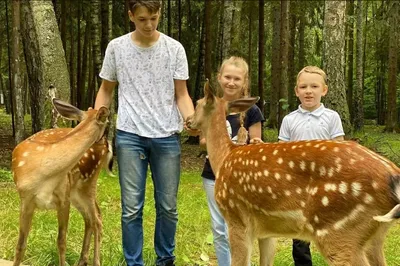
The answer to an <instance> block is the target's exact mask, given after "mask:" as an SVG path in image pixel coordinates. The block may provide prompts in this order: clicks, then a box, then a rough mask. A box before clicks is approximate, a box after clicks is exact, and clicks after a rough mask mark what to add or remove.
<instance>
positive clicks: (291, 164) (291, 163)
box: [289, 161, 294, 169]
mask: <svg viewBox="0 0 400 266" xmlns="http://www.w3.org/2000/svg"><path fill="white" fill-rule="evenodd" d="M289 167H290V168H291V169H293V168H294V162H293V161H290V162H289Z"/></svg>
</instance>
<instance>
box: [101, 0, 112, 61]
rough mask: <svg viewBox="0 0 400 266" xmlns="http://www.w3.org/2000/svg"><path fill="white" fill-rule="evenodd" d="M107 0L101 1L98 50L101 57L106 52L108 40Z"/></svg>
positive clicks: (108, 6)
mask: <svg viewBox="0 0 400 266" xmlns="http://www.w3.org/2000/svg"><path fill="white" fill-rule="evenodd" d="M109 8H110V5H109V1H101V16H100V17H101V42H100V50H101V58H103V57H104V54H105V52H106V48H107V44H108V42H109V41H110V39H109V32H108V30H109V28H110V27H111V25H108V24H109V15H108V13H109Z"/></svg>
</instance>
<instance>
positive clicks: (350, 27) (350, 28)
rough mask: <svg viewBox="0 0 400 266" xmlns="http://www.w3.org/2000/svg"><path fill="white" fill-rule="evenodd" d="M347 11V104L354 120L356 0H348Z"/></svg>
mask: <svg viewBox="0 0 400 266" xmlns="http://www.w3.org/2000/svg"><path fill="white" fill-rule="evenodd" d="M346 13H347V23H346V27H347V39H348V42H347V105H348V107H349V112H350V119H351V121H354V119H353V118H354V111H353V64H354V56H353V55H354V0H348V1H347V6H346Z"/></svg>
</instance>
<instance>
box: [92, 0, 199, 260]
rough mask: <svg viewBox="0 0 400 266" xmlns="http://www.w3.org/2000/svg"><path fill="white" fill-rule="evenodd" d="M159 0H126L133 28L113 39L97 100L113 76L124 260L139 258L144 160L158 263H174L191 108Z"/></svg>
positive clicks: (109, 90)
mask: <svg viewBox="0 0 400 266" xmlns="http://www.w3.org/2000/svg"><path fill="white" fill-rule="evenodd" d="M160 2H161V1H149V0H130V1H129V18H130V20H131V21H132V22H133V23H134V24H135V28H136V29H135V30H134V31H133V32H130V33H128V34H126V35H123V36H121V37H119V38H116V39H114V40H112V41H111V42H110V43H109V44H108V47H107V50H106V54H105V57H104V62H103V66H102V69H101V72H100V77H101V78H102V79H103V81H102V84H101V86H100V89H99V92H98V94H97V98H96V104H95V108H96V109H98V108H99V107H100V106H102V105H105V106H110V103H111V100H112V95H113V91H114V88H115V86H116V84H117V83H118V102H119V104H118V119H117V133H116V148H117V157H118V167H119V181H120V186H121V203H122V218H121V222H122V246H123V252H124V256H125V261H126V264H127V265H128V266H133V265H135V266H136V265H143V255H142V250H143V224H142V216H143V205H144V198H145V188H146V175H147V169H148V165H149V164H150V169H151V174H152V175H151V176H152V180H153V184H154V190H155V191H154V199H155V207H156V225H155V234H154V248H155V251H156V254H157V260H156V265H164V266H166V265H168V266H172V265H174V261H175V256H174V249H175V233H176V225H177V222H178V213H177V202H176V201H177V192H178V184H179V177H180V154H181V149H180V139H179V135H178V133H179V132H180V131H182V128H183V123H182V118H183V120H185V119H186V118H187V117H188V116H189V115H191V114H193V113H194V107H193V103H192V100H191V99H190V97H189V94H188V91H187V87H186V80H187V79H188V78H189V74H188V63H187V59H186V54H185V50H184V48H183V46H182V45H181V44H180V43H179V42H177V41H176V40H174V39H172V38H170V37H168V36H166V35H164V34H163V33H161V32H159V31H157V25H158V22H159V18H160V9H161V3H160Z"/></svg>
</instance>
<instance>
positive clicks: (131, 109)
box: [100, 33, 189, 138]
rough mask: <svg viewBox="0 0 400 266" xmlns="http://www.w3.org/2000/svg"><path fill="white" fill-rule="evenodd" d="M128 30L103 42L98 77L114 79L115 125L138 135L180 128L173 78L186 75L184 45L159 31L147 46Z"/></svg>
mask: <svg viewBox="0 0 400 266" xmlns="http://www.w3.org/2000/svg"><path fill="white" fill-rule="evenodd" d="M131 34H132V33H128V34H126V35H123V36H121V37H118V38H116V39H113V40H112V41H111V42H110V43H109V44H108V46H107V50H106V54H105V57H104V61H103V66H102V69H101V71H100V77H101V78H102V79H105V80H108V81H117V82H118V118H117V129H119V130H123V131H126V132H130V133H134V134H137V135H139V136H142V137H148V138H162V137H168V136H170V135H172V134H174V133H177V132H180V131H182V129H183V125H182V117H181V115H180V113H179V110H178V107H177V104H176V100H175V86H174V79H176V80H187V79H188V78H189V73H188V72H189V71H188V63H187V59H186V53H185V49H184V48H183V46H182V44H181V43H179V42H178V41H176V40H174V39H172V38H170V37H168V36H167V35H165V34H163V33H160V37H159V39H158V41H157V42H156V43H155V44H154V45H152V46H151V47H148V48H142V47H139V46H137V45H136V44H134V42H133V41H132V39H131Z"/></svg>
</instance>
